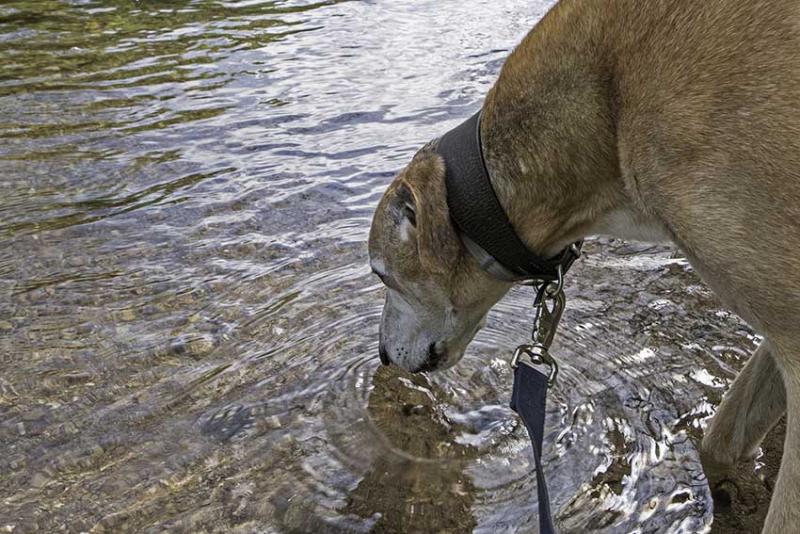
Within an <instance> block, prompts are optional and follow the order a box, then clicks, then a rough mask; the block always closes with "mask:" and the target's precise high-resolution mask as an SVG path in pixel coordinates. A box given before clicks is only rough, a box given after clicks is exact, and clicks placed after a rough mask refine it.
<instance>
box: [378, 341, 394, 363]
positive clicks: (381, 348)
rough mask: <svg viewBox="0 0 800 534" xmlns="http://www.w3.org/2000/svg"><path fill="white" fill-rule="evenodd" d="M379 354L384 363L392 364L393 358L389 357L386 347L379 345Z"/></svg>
mask: <svg viewBox="0 0 800 534" xmlns="http://www.w3.org/2000/svg"><path fill="white" fill-rule="evenodd" d="M378 355H379V356H380V357H381V363H382V364H383V365H391V363H392V360H390V359H389V354H387V353H386V347H384V346H383V345H378Z"/></svg>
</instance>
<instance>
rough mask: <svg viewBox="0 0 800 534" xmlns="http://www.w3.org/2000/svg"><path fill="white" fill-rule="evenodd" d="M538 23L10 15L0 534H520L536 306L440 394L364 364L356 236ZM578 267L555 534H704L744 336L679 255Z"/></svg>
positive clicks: (341, 11) (229, 12) (373, 313)
mask: <svg viewBox="0 0 800 534" xmlns="http://www.w3.org/2000/svg"><path fill="white" fill-rule="evenodd" d="M548 5H549V3H548V2H518V1H512V0H496V1H494V0H493V1H490V0H479V1H478V0H476V1H474V2H470V3H469V4H468V5H467V4H465V3H461V2H444V3H443V2H441V1H439V2H432V1H427V0H422V1H419V0H417V1H409V0H401V1H393V2H388V1H387V2H377V1H364V2H353V1H351V2H336V1H329V2H317V3H309V2H298V1H289V2H270V1H262V0H249V1H241V2H234V1H222V0H195V1H189V0H174V1H172V2H169V3H166V2H158V1H155V0H140V1H134V0H102V1H100V0H94V1H93V0H19V1H13V0H12V1H6V2H4V3H2V4H0V239H2V246H0V292H1V293H0V295H2V297H1V298H0V450H2V451H3V455H2V457H0V531H4V532H15V533H19V532H36V531H39V532H56V531H67V532H81V531H89V530H91V529H95V530H94V531H97V532H101V531H107V532H123V531H135V532H161V531H164V530H169V531H174V532H368V531H374V532H465V531H470V530H474V531H476V532H487V533H489V532H491V533H494V532H529V531H531V530H533V531H535V529H536V526H535V525H536V503H535V486H534V479H533V477H532V476H531V471H532V463H531V461H530V457H529V453H528V449H527V447H528V442H527V437H526V434H525V432H524V428H523V427H522V426H521V425H520V423H519V422H518V420H517V419H516V418H515V416H514V415H513V413H512V412H511V411H510V410H509V409H508V408H507V402H508V399H509V396H510V385H511V376H510V372H509V369H508V366H507V364H506V362H507V360H508V359H509V356H510V350H511V349H512V348H513V347H514V346H515V345H516V344H518V343H520V342H522V341H524V340H525V338H526V335H527V333H528V332H527V331H528V328H529V325H528V320H529V317H528V314H527V313H525V310H526V308H527V306H529V304H530V300H531V295H530V294H529V292H528V291H526V290H524V289H519V290H515V291H513V292H512V293H511V294H510V295H509V297H508V298H507V299H505V300H504V301H503V302H502V303H501V304H499V305H498V306H497V308H496V310H495V311H494V312H493V313H492V314H491V316H490V318H489V324H488V327H487V328H486V329H485V330H484V331H482V332H481V333H480V334H479V335H478V337H477V339H476V341H475V342H474V344H473V345H472V347H471V349H470V350H469V352H468V354H467V356H466V357H465V359H464V361H463V362H462V363H461V364H460V365H459V366H457V367H456V368H455V369H453V370H450V371H447V372H444V373H439V374H433V375H428V376H425V375H417V376H411V375H407V374H404V373H402V372H400V371H398V370H397V369H393V368H379V367H380V366H379V364H378V361H377V357H376V353H377V325H378V319H379V316H380V310H381V305H382V289H381V287H380V284H379V283H378V282H377V281H376V280H375V279H374V278H373V277H372V276H371V275H370V274H369V269H368V267H367V265H366V246H365V239H366V235H367V231H368V227H369V222H370V217H371V213H372V210H373V209H374V206H375V205H376V203H377V201H378V199H379V197H380V195H381V192H382V191H383V189H384V188H385V186H386V185H387V184H388V182H389V181H390V180H391V178H392V176H393V175H394V173H395V172H396V171H397V170H398V169H399V168H401V167H402V165H403V164H404V162H405V161H407V160H408V159H409V157H410V156H411V155H412V154H413V153H414V151H415V150H416V148H417V147H419V146H421V144H423V143H424V142H426V141H427V140H429V139H430V138H432V137H434V136H436V135H438V134H440V133H442V132H444V131H446V130H447V129H449V128H450V127H452V126H454V125H455V124H457V123H458V122H459V121H460V120H461V119H463V118H465V117H466V116H468V115H469V114H470V113H471V112H473V111H474V110H475V109H477V107H478V106H479V105H480V100H481V98H482V95H483V94H484V93H485V92H486V91H487V90H488V88H489V87H490V86H491V84H492V83H493V81H494V79H495V77H496V75H497V73H498V70H499V68H500V66H501V65H502V61H503V59H504V58H505V56H506V55H507V54H508V52H509V50H510V49H511V47H513V46H514V44H515V43H516V42H518V41H519V39H520V38H521V37H522V36H523V35H524V34H525V33H526V32H527V30H528V29H529V28H530V27H531V26H532V25H533V24H534V23H535V21H536V20H538V19H539V18H540V17H541V16H542V15H543V13H544V12H545V10H546V9H547V7H548ZM573 272H574V274H573V275H572V276H571V278H570V281H569V284H570V285H569V286H568V289H567V293H568V298H569V299H570V302H569V307H568V310H567V313H566V316H565V320H564V322H563V323H562V324H563V327H562V329H561V331H560V334H559V337H558V338H557V340H556V344H555V347H554V352H555V354H556V355H557V356H558V357H559V359H560V362H561V366H562V371H561V375H560V381H559V383H558V386H557V387H556V388H555V389H554V390H553V392H552V394H551V396H550V398H549V408H548V418H547V425H548V428H547V435H546V447H545V462H546V469H547V475H548V477H549V481H550V491H551V496H552V499H553V504H554V508H555V509H556V510H558V516H559V521H560V523H561V526H562V530H563V531H564V532H583V531H587V530H596V531H599V532H634V531H638V532H681V531H682V532H696V531H702V530H704V529H706V528H707V527H708V525H709V524H710V522H711V503H710V497H709V493H708V489H707V487H706V484H705V479H704V476H703V473H702V469H701V468H700V465H699V462H698V455H697V448H696V445H697V443H696V439H697V435H698V433H699V430H698V429H699V428H701V427H702V425H703V424H704V423H705V421H706V419H707V418H708V416H709V415H710V414H711V413H713V410H714V406H715V403H716V402H718V399H719V395H720V392H721V391H722V390H723V388H724V387H725V385H726V384H727V383H728V382H729V381H730V379H731V377H732V376H733V372H734V369H736V368H738V367H739V366H740V365H741V362H742V361H744V360H745V359H746V357H747V354H748V353H749V351H750V350H751V349H752V348H753V347H754V346H755V343H756V340H755V338H754V337H753V336H752V333H751V332H750V331H749V329H747V328H746V327H744V326H742V325H741V323H740V322H739V321H738V320H737V319H736V318H735V317H732V316H730V314H728V313H726V312H724V311H723V310H722V309H721V308H720V306H719V304H718V303H717V302H716V301H715V299H714V298H713V296H712V295H711V294H710V293H709V292H708V291H707V290H706V289H705V287H704V286H702V284H700V283H699V281H698V279H697V278H696V276H695V275H694V274H693V273H692V271H691V269H690V268H689V267H688V265H687V264H686V262H685V261H683V260H682V259H681V258H680V256H679V255H678V254H677V253H676V252H675V251H673V250H671V249H668V248H665V247H646V246H639V245H631V244H625V243H621V242H617V241H601V240H595V241H592V242H590V243H588V244H587V255H586V256H585V258H584V259H583V260H581V262H580V263H579V265H577V266H576V268H575V269H574V271H573Z"/></svg>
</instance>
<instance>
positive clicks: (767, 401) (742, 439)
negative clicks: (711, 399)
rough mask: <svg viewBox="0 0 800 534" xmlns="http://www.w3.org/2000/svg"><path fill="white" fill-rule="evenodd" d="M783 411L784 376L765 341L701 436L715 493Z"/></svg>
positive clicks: (735, 381)
mask: <svg viewBox="0 0 800 534" xmlns="http://www.w3.org/2000/svg"><path fill="white" fill-rule="evenodd" d="M785 411H786V390H785V388H784V385H783V377H782V376H781V373H780V370H779V369H778V366H777V364H776V361H775V358H774V357H773V355H772V354H771V351H770V348H769V343H768V342H767V341H764V342H762V343H761V345H760V346H759V347H758V349H757V350H756V351H755V353H754V354H753V355H752V356H751V357H750V360H749V361H748V362H747V365H745V367H744V369H742V371H741V372H740V373H739V376H737V377H736V380H734V382H733V384H731V387H730V389H729V390H728V392H727V393H726V394H725V396H724V397H723V399H722V403H721V404H720V407H719V409H718V410H717V413H716V415H715V416H714V418H713V419H712V421H711V423H710V424H709V426H708V428H707V429H706V432H705V437H704V438H703V444H702V447H701V451H700V454H701V458H702V462H703V468H704V470H705V472H706V476H707V477H708V482H709V486H710V487H711V490H712V492H713V493H714V494H715V497H717V498H718V497H722V495H721V494H719V493H718V491H724V487H720V485H721V483H722V482H723V481H726V480H728V479H735V478H736V477H735V472H734V468H735V466H736V464H737V463H738V462H740V461H743V460H749V459H751V458H752V457H753V456H755V454H756V451H757V449H758V446H759V444H760V443H761V441H762V440H763V439H764V436H765V435H766V433H767V432H768V431H769V430H770V429H771V428H772V427H773V426H774V425H775V423H777V421H778V420H779V419H780V417H781V416H782V415H783V413H784V412H785Z"/></svg>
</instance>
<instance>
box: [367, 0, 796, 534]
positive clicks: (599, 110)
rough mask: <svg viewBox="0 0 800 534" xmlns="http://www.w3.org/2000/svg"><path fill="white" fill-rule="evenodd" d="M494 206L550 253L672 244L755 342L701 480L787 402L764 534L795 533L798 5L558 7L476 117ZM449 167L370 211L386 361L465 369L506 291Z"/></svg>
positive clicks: (419, 158) (709, 447)
mask: <svg viewBox="0 0 800 534" xmlns="http://www.w3.org/2000/svg"><path fill="white" fill-rule="evenodd" d="M481 137H482V140H483V153H484V158H485V160H486V166H487V169H488V170H489V173H490V175H491V180H492V183H493V186H494V188H495V190H496V192H497V195H498V198H499V200H500V202H501V204H502V205H503V207H504V208H505V211H506V212H507V213H508V216H509V218H510V220H511V221H512V223H513V224H514V227H515V228H516V230H517V233H518V234H519V235H520V236H521V237H522V239H523V240H524V241H525V242H526V244H527V245H528V247H529V248H530V249H531V250H533V251H536V252H538V253H539V254H541V255H543V256H549V255H552V254H555V253H556V252H558V251H559V250H561V249H562V248H563V247H565V246H566V245H567V244H569V243H571V242H573V241H575V240H576V239H579V238H581V237H583V236H587V235H592V234H610V235H614V236H617V237H622V238H632V239H645V240H652V239H657V240H661V239H669V240H671V241H673V242H674V243H676V244H677V245H678V246H679V247H680V248H681V250H682V251H683V252H684V253H685V254H686V256H687V257H688V258H689V260H690V261H691V263H692V265H693V266H694V268H695V269H696V271H697V272H698V273H700V275H701V276H702V277H703V279H704V280H705V282H706V283H708V285H709V286H711V288H712V289H714V291H715V292H716V293H717V295H718V296H719V297H720V298H721V299H722V300H723V301H724V302H725V303H726V305H727V306H729V307H730V308H731V309H733V310H734V311H736V312H737V313H738V314H739V315H740V316H741V317H743V318H744V319H745V320H746V321H748V322H749V323H750V325H752V326H753V327H754V328H755V329H756V330H757V331H758V332H759V333H761V334H762V335H763V336H764V338H765V341H764V342H763V343H762V345H761V347H760V348H759V349H758V350H757V351H756V353H755V354H754V355H753V357H752V358H751V359H750V361H749V362H748V364H747V366H746V367H745V368H744V370H743V371H742V373H741V374H740V376H739V377H738V378H737V379H736V381H735V382H734V384H733V386H732V387H731V389H730V391H729V392H728V393H727V395H726V397H725V399H724V401H723V402H722V405H721V406H720V408H719V411H718V413H717V414H716V416H715V418H714V420H713V422H712V423H711V425H710V427H709V428H708V429H707V430H706V435H705V438H704V441H703V446H702V452H703V458H704V464H705V465H706V468H707V471H709V476H710V477H713V476H715V475H714V474H715V473H717V474H719V473H722V472H724V470H725V468H726V466H730V465H732V464H733V463H734V462H737V461H739V460H742V459H746V458H748V457H750V456H751V455H753V454H754V452H755V451H756V450H757V448H758V445H759V443H760V442H761V440H762V438H763V437H764V435H765V433H766V432H767V431H768V430H769V429H770V428H771V427H772V426H773V425H774V423H775V422H776V421H777V420H778V419H779V418H780V417H781V416H782V414H783V413H784V412H785V411H787V410H788V422H787V430H786V443H785V449H784V456H783V462H782V465H781V469H780V475H779V477H778V480H777V484H776V486H775V488H774V493H773V499H772V504H771V507H770V510H769V514H768V516H767V520H766V524H765V526H764V532H769V533H774V534H783V533H789V532H800V248H798V244H800V3H798V2H797V0H702V1H700V0H672V1H667V0H609V1H606V2H598V1H596V0H562V1H561V2H560V3H559V4H558V5H557V6H556V7H554V8H553V9H552V10H551V11H550V12H549V13H548V14H547V15H546V16H545V18H544V19H543V20H542V21H541V22H540V23H539V24H538V25H537V26H536V28H535V29H534V30H533V31H532V32H531V33H530V34H529V35H528V36H527V37H526V38H525V40H524V41H523V42H522V43H521V44H520V46H519V47H518V48H517V49H516V50H515V51H514V52H513V53H512V54H511V56H510V57H509V58H508V60H507V62H506V64H505V66H504V67H503V69H502V72H501V74H500V77H499V79H498V81H497V83H496V84H495V86H494V87H493V88H492V90H491V91H490V92H489V94H488V96H487V98H486V101H485V103H484V106H483V119H482V123H481ZM444 170H445V169H444V163H443V161H442V160H441V158H440V157H439V156H438V155H436V154H435V153H434V152H433V151H432V149H431V147H430V146H428V147H425V148H423V149H422V150H421V151H420V152H419V153H418V154H417V155H416V156H415V157H414V159H413V160H412V161H411V163H410V164H409V166H408V167H407V168H406V169H405V170H404V171H403V172H402V173H401V174H400V175H399V176H398V177H397V179H396V180H395V181H394V182H393V183H392V185H391V186H390V187H389V189H388V191H387V192H386V194H385V196H384V197H383V199H382V200H381V202H380V205H379V206H378V209H377V212H376V214H375V218H374V221H373V225H372V230H371V234H370V241H369V248H370V258H371V262H372V266H373V268H374V270H375V271H376V272H377V273H378V274H379V276H381V278H382V279H383V280H384V282H385V283H386V285H387V286H388V288H389V289H388V293H387V299H386V306H385V308H384V313H383V318H382V321H381V357H382V359H384V360H385V361H391V362H394V363H396V364H397V365H399V366H401V367H404V368H406V369H408V370H411V371H418V370H432V369H436V368H444V367H447V366H450V365H453V364H454V363H456V362H457V361H458V360H459V358H460V357H461V355H462V354H463V352H464V349H465V348H466V346H467V344H468V343H469V342H470V340H471V339H472V337H473V336H474V334H475V332H476V331H477V330H478V328H479V326H480V324H481V321H482V318H483V317H484V315H485V314H486V313H487V312H488V310H489V309H490V308H491V306H492V305H494V304H495V303H496V302H497V301H498V300H499V299H500V298H501V297H502V295H503V294H504V293H505V292H506V291H507V290H508V289H509V287H510V284H508V283H504V282H499V281H497V280H495V279H493V278H491V277H490V276H489V275H487V274H486V273H484V272H483V271H482V270H481V269H480V268H479V267H478V265H477V263H476V262H475V260H474V259H473V258H472V257H471V256H470V254H469V253H468V252H467V251H466V250H465V248H464V246H463V244H462V243H461V241H460V239H459V236H458V234H457V233H456V231H455V229H454V228H453V226H452V224H451V222H450V219H449V215H448V207H447V203H446V197H445V183H444Z"/></svg>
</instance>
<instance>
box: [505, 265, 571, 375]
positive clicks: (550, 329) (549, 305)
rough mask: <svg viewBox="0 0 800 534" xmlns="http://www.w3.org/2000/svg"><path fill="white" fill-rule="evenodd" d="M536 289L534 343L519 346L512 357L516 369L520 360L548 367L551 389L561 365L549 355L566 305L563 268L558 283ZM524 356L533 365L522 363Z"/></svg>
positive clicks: (542, 285)
mask: <svg viewBox="0 0 800 534" xmlns="http://www.w3.org/2000/svg"><path fill="white" fill-rule="evenodd" d="M534 287H535V288H536V298H535V299H534V301H533V308H534V310H535V315H534V317H533V332H532V333H531V340H532V341H533V343H532V344H530V345H520V346H519V347H517V349H516V350H515V351H514V356H513V358H511V367H513V368H514V369H516V368H517V366H518V365H519V364H520V361H522V363H524V364H526V365H531V366H534V365H542V364H544V365H547V366H549V367H550V374H549V375H548V377H547V385H548V386H551V387H552V385H553V384H554V383H555V381H556V377H557V376H558V363H557V362H556V360H555V359H554V358H553V357H552V356H551V355H550V345H552V343H553V338H554V337H555V335H556V330H557V329H558V323H559V322H560V321H561V315H562V314H563V313H564V308H565V307H566V304H567V298H566V296H565V295H564V277H563V273H562V269H561V267H559V268H558V280H556V281H554V282H545V283H542V284H539V285H534ZM522 356H527V357H528V358H529V360H530V363H528V362H527V361H524V360H521V358H522Z"/></svg>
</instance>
